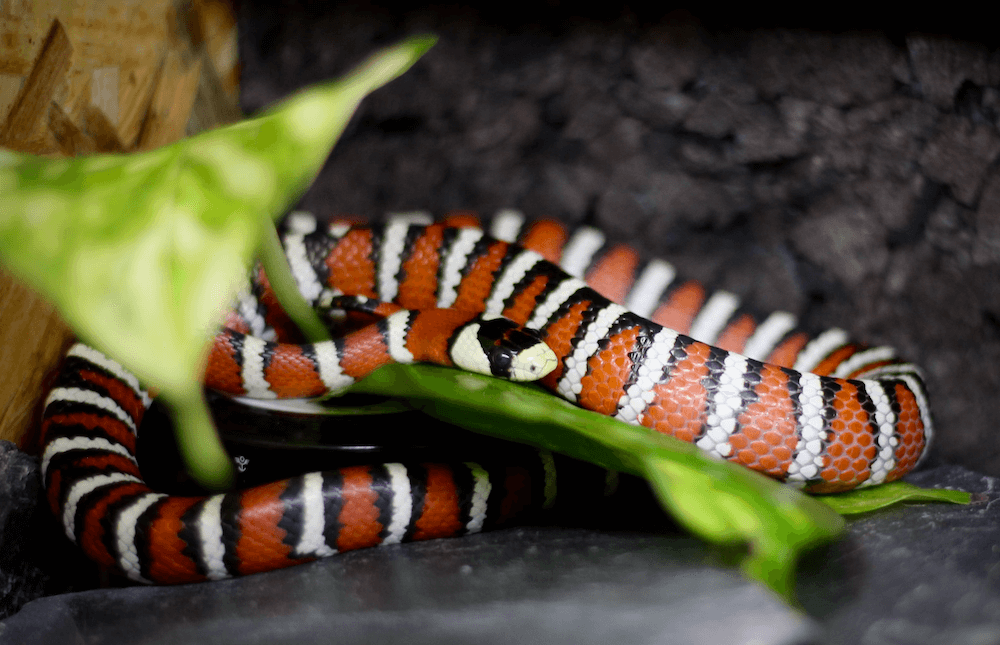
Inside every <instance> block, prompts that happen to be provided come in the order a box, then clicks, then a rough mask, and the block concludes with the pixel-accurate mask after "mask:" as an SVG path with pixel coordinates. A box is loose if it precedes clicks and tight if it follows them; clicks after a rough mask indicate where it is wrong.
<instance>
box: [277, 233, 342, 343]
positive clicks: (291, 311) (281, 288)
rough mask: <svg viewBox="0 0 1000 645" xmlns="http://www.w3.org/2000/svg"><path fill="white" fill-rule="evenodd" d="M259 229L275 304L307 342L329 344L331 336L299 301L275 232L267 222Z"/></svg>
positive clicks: (304, 303)
mask: <svg viewBox="0 0 1000 645" xmlns="http://www.w3.org/2000/svg"><path fill="white" fill-rule="evenodd" d="M263 219H267V218H263ZM262 226H263V228H264V233H263V239H262V240H261V244H260V261H261V264H263V265H264V271H265V272H267V279H268V280H269V281H270V283H271V288H272V289H273V290H274V295H276V296H277V297H278V302H280V303H281V307H282V308H283V309H284V310H285V313H287V314H288V316H289V318H291V319H292V321H293V322H294V323H295V324H296V325H298V327H299V329H300V330H301V331H302V333H303V334H305V337H306V339H307V340H308V341H309V342H311V343H318V342H321V341H324V340H330V334H329V332H327V330H326V327H325V326H324V325H323V321H321V320H320V318H319V316H318V315H317V314H316V312H315V311H314V310H313V308H312V307H311V306H309V303H307V302H306V300H305V298H303V297H302V294H301V293H300V292H299V289H298V287H297V286H296V284H295V278H294V277H293V276H292V271H291V269H290V268H289V266H288V259H287V258H286V257H285V251H284V249H282V248H281V240H279V239H278V232H277V231H276V230H275V228H274V226H273V225H272V224H271V222H270V220H268V221H265V222H262Z"/></svg>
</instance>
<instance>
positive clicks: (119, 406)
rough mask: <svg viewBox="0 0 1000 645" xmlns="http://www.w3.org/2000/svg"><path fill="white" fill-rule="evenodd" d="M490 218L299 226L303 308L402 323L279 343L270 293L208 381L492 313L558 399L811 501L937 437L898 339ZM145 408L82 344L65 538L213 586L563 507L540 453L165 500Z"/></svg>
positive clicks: (230, 382) (231, 332)
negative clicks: (897, 348)
mask: <svg viewBox="0 0 1000 645" xmlns="http://www.w3.org/2000/svg"><path fill="white" fill-rule="evenodd" d="M475 223H476V222H475V221H474V220H473V219H472V218H470V217H468V216H453V217H451V218H449V219H447V220H445V221H444V222H442V223H437V224H426V223H419V222H414V221H413V220H412V219H409V220H406V219H396V220H393V221H392V222H390V223H389V224H387V225H385V226H380V227H379V226H374V227H350V226H348V225H346V224H333V225H330V226H328V227H327V226H323V227H319V226H317V225H316V223H315V220H312V219H310V218H304V217H301V216H299V217H298V218H297V219H295V218H293V219H292V226H291V230H290V231H289V232H288V233H287V234H286V235H285V237H284V243H285V248H286V253H287V255H288V258H289V261H290V264H291V266H292V271H293V274H294V275H295V277H296V279H297V281H298V284H299V287H300V289H301V291H302V292H303V294H304V295H305V297H306V298H307V300H309V301H311V303H312V304H313V305H315V306H317V307H323V306H324V305H327V306H329V305H330V303H336V302H338V300H337V299H338V298H341V299H342V298H343V297H344V295H343V294H347V295H348V296H359V297H363V298H359V299H358V300H357V302H359V303H362V302H365V301H371V302H372V303H374V305H373V307H376V308H378V307H383V309H380V310H379V311H381V312H382V313H384V314H386V315H387V317H385V318H384V319H383V320H381V321H379V322H378V323H376V324H373V325H370V326H369V327H366V328H363V329H361V330H358V331H356V332H353V333H352V334H349V335H347V336H345V337H344V338H340V339H337V340H336V341H333V342H331V343H321V344H317V345H290V344H282V343H279V342H276V341H277V339H276V338H275V337H273V336H272V338H271V339H269V340H265V339H263V338H261V336H266V335H268V334H273V329H274V328H277V329H281V328H282V326H284V325H285V321H284V320H283V318H282V314H281V313H280V312H277V311H276V310H275V309H274V308H273V307H271V308H269V310H268V313H267V315H266V317H265V316H262V315H261V314H260V311H261V310H263V309H267V308H266V307H264V306H263V305H265V304H267V303H268V302H270V300H271V299H272V296H271V295H270V294H269V292H268V290H267V289H266V286H263V285H261V284H258V285H256V286H255V292H254V294H255V295H253V296H250V297H249V298H248V299H246V300H244V301H243V303H242V304H241V306H240V308H239V309H238V310H237V311H236V312H234V313H233V314H231V316H230V319H229V325H228V327H229V328H228V329H226V330H224V331H223V333H221V334H220V335H219V336H218V338H217V341H216V344H215V346H214V348H213V351H212V358H211V362H210V367H209V370H208V373H207V376H206V380H207V384H208V385H210V386H211V387H215V388H217V389H220V390H222V391H225V392H227V393H230V394H232V395H234V396H244V397H255V398H285V397H305V396H319V395H321V394H323V393H325V392H327V391H331V390H333V391H336V390H339V389H342V388H344V387H346V386H348V385H350V384H351V383H352V382H354V381H355V380H356V379H358V378H362V377H363V376H365V375H366V374H368V373H370V372H371V371H372V370H373V369H375V368H377V367H378V366H380V365H382V364H385V363H388V362H393V361H411V360H431V361H433V362H438V363H442V364H452V363H454V362H455V361H454V357H453V356H452V355H450V354H449V353H448V352H449V351H450V350H449V347H451V346H452V345H453V344H454V342H453V341H454V338H455V337H456V335H457V334H458V333H459V330H462V329H468V328H467V325H468V324H469V322H470V320H472V319H473V318H475V317H476V316H479V315H480V314H482V313H483V312H485V314H486V317H485V318H486V319H487V320H492V319H495V316H497V315H501V316H503V317H505V318H508V319H510V320H513V321H514V322H516V323H518V324H520V325H524V326H525V327H528V328H531V329H536V330H538V331H539V332H540V334H541V338H542V339H543V340H544V341H545V344H547V345H548V346H549V347H550V348H551V349H552V350H553V351H554V353H555V356H556V359H557V362H556V364H555V366H554V369H552V371H551V373H549V374H548V375H547V376H545V377H544V378H543V379H542V380H541V383H542V384H543V385H544V386H545V387H547V388H549V389H550V390H552V391H553V392H555V393H557V394H558V395H559V396H562V397H563V398H565V399H567V400H569V401H571V402H573V403H575V404H577V405H579V406H581V407H584V408H587V409H590V410H594V411H596V412H600V413H602V414H606V415H609V416H614V417H616V418H618V419H621V420H623V421H625V422H627V423H632V424H636V425H642V426H646V427H648V428H650V429H651V430H653V431H657V432H662V433H665V434H669V435H672V436H674V437H677V438H680V439H683V440H685V441H690V442H694V443H696V444H697V445H698V446H700V447H701V448H703V449H704V450H707V451H709V452H711V453H713V454H715V455H717V456H718V457H720V458H723V459H728V460H731V461H735V462H738V463H740V464H743V465H745V466H747V467H750V468H753V469H755V470H758V471H761V472H763V473H766V474H768V475H770V476H772V477H775V478H777V479H780V480H782V481H785V482H787V483H789V484H792V485H796V486H800V487H803V488H805V489H807V490H809V491H811V492H835V491H841V490H847V489H850V488H854V487H856V486H868V485H873V484H879V483H882V482H886V481H892V480H895V479H898V478H899V477H901V476H902V475H904V474H905V473H907V472H909V471H910V470H911V469H912V468H913V467H914V466H915V465H916V463H917V461H918V459H919V458H920V456H921V455H922V454H923V453H924V452H925V450H926V448H927V446H928V444H929V441H930V438H931V422H930V417H929V411H928V408H927V403H926V396H925V394H924V388H923V382H922V380H921V377H920V375H919V373H918V370H917V369H916V368H915V367H914V366H913V365H911V364H909V363H906V362H903V361H902V360H900V359H898V358H897V357H896V355H895V352H894V351H893V350H891V349H889V348H885V347H879V348H865V347H863V346H861V345H858V344H854V343H851V342H849V341H848V339H847V337H846V334H845V333H844V332H842V331H841V330H836V329H834V330H830V331H827V332H824V333H822V334H819V335H816V336H813V337H810V336H809V335H807V334H805V333H803V332H802V331H800V330H798V329H797V328H796V321H795V319H794V317H793V316H791V315H790V314H787V313H775V314H772V315H770V316H769V317H767V318H765V319H763V320H761V321H757V320H756V319H755V318H754V317H753V316H751V315H750V314H749V313H747V312H745V311H744V310H742V309H741V308H740V306H739V302H738V300H737V299H736V297H735V296H733V295H732V294H729V293H726V292H722V291H720V292H716V293H714V294H711V295H710V294H707V293H706V292H705V290H704V289H703V288H702V287H701V286H700V285H699V284H698V283H695V282H692V281H683V280H679V279H677V278H676V272H675V271H674V269H673V267H672V266H671V265H669V264H668V263H666V262H662V261H658V260H657V261H652V262H648V263H645V264H643V263H641V262H639V260H638V257H637V255H636V254H635V252H634V251H632V250H631V249H629V248H628V247H624V246H610V247H607V245H605V244H604V239H603V236H602V235H601V234H600V233H599V232H598V231H596V230H594V229H591V228H586V227H584V228H581V229H578V230H577V231H575V232H573V233H572V234H568V233H567V232H566V231H565V229H563V228H562V227H561V226H560V225H558V224H555V223H553V222H547V221H540V222H535V223H533V224H531V225H525V224H524V221H523V219H522V218H521V216H520V215H519V214H517V213H515V212H512V211H505V212H502V213H501V214H499V215H498V216H497V217H495V218H494V219H493V221H492V223H491V228H490V233H491V234H492V236H491V235H487V234H485V233H484V232H483V231H482V230H481V229H479V228H477V227H475V226H473V224H475ZM504 240H506V241H504ZM514 241H517V242H518V244H513V243H512V242H514ZM605 247H607V248H605ZM560 264H561V266H562V268H560V266H559V265H560ZM588 284H589V285H590V286H588ZM601 294H603V295H601ZM617 303H621V304H617ZM265 318H266V319H265ZM475 324H478V323H475ZM470 333H471V332H470ZM695 338H697V339H699V340H695ZM148 405H149V397H148V396H147V394H146V393H145V392H144V391H143V390H142V389H141V388H140V386H139V383H138V382H137V381H136V379H135V378H134V377H133V376H132V375H131V374H129V373H127V372H126V371H125V370H124V369H122V368H121V367H120V366H119V365H118V364H117V363H114V362H113V361H111V360H109V359H107V358H106V357H104V356H102V355H101V354H99V353H98V352H96V351H95V350H93V349H91V348H89V347H86V346H83V345H77V346H75V347H74V348H73V349H72V350H71V351H70V353H69V355H68V357H67V360H66V362H65V365H64V367H63V369H62V371H61V374H60V376H59V381H58V382H57V384H56V387H55V389H54V390H53V391H52V393H51V394H50V395H49V397H48V399H47V402H46V408H45V412H44V419H43V439H44V442H45V449H44V453H43V460H42V473H43V477H44V481H45V486H46V489H47V493H48V498H49V502H50V504H51V506H52V508H53V510H54V511H55V513H56V514H57V516H58V517H59V518H60V520H61V522H62V525H63V526H64V528H65V530H66V534H67V535H68V536H69V537H70V539H72V540H73V541H75V542H77V543H78V544H80V545H81V546H82V547H83V549H84V550H85V551H86V552H87V553H88V554H89V555H90V556H91V557H92V558H94V559H95V560H97V561H98V562H101V563H103V564H105V565H108V566H112V567H116V568H118V569H120V570H122V571H123V572H124V573H125V574H127V575H128V576H129V577H131V578H133V579H136V580H140V581H145V582H158V583H176V582H189V581H197V580H205V579H218V578H224V577H228V576H231V575H243V574H248V573H253V572H258V571H265V570H269V569H275V568H279V567H283V566H288V565H291V564H295V563H298V562H302V561H306V560H311V559H315V558H318V557H324V556H326V555H330V554H332V553H336V552H339V551H345V550H349V549H354V548H359V547H364V546H374V545H378V544H390V543H395V542H400V541H404V540H418V539H427V538H433V537H446V536H453V535H461V534H465V533H471V532H476V531H479V530H482V529H483V528H486V527H488V526H490V525H492V524H496V523H501V522H503V521H506V520H508V519H510V518H512V517H514V516H516V515H518V514H519V513H521V512H523V511H525V510H530V509H533V508H542V507H547V506H549V505H551V504H552V502H553V496H554V490H555V488H554V481H555V461H554V460H553V459H552V458H551V456H548V455H544V454H543V455H541V457H540V461H539V462H538V463H537V464H522V465H495V464H484V463H471V462H470V463H465V464H458V465H443V464H384V465H380V466H371V467H352V468H344V469H341V470H338V471H333V472H326V473H310V474H307V475H303V476H300V477H295V478H292V479H288V480H283V481H280V482H275V483H273V484H268V485H264V486H258V487H255V488H251V489H248V490H244V491H238V492H233V493H228V494H224V495H214V496H209V497H173V496H167V495H163V494H160V493H156V492H154V491H151V490H150V489H149V488H148V487H147V486H146V485H145V484H144V483H143V481H142V477H141V474H140V472H139V469H138V465H137V463H136V461H135V456H134V455H135V433H136V431H137V429H138V428H139V426H140V423H141V419H142V415H143V412H144V411H145V409H146V407H148ZM532 473H534V476H533V475H532Z"/></svg>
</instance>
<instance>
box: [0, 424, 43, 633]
mask: <svg viewBox="0 0 1000 645" xmlns="http://www.w3.org/2000/svg"><path fill="white" fill-rule="evenodd" d="M39 488H40V485H39V476H38V461H37V460H36V459H35V458H33V457H29V456H28V455H26V454H24V453H23V452H21V451H20V450H18V449H17V446H15V445H14V444H12V443H11V442H9V441H0V619H3V618H6V617H7V616H9V615H11V614H13V613H14V612H16V611H17V610H18V609H20V608H21V606H22V605H24V603H26V602H28V601H30V600H34V599H35V598H38V597H39V596H41V595H42V592H43V591H44V587H45V581H46V577H45V575H44V573H42V571H40V570H39V569H38V567H37V566H35V565H34V563H32V562H30V561H28V560H27V559H26V556H27V554H28V553H29V552H30V545H31V544H32V542H33V540H34V538H33V537H32V531H33V530H34V529H36V525H35V524H34V523H33V521H32V520H33V518H34V515H35V512H36V509H38V508H39V502H40V501H41V499H40V495H39Z"/></svg>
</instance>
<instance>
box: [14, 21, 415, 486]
mask: <svg viewBox="0 0 1000 645" xmlns="http://www.w3.org/2000/svg"><path fill="white" fill-rule="evenodd" d="M433 43H434V39H433V38H432V37H418V38H412V39H410V40H407V41H405V42H403V43H402V44H400V45H397V46H395V47H391V48H388V49H386V50H383V51H381V52H379V53H377V54H375V55H374V56H372V57H371V58H370V59H368V61H366V62H365V63H363V64H362V65H361V66H360V67H358V69H356V70H354V71H353V72H351V73H350V74H348V75H347V76H346V77H344V78H343V79H340V80H336V81H330V82H327V83H322V84H319V85H316V86H313V87H311V88H309V89H306V90H304V91H302V92H299V93H298V94H296V95H294V96H292V97H291V98H289V99H287V100H285V101H283V102H282V103H280V104H278V105H276V106H275V107H273V108H271V109H269V110H267V111H266V112H264V113H263V114H261V115H260V116H257V117H254V118H250V119H246V120H244V121H241V122H239V123H236V124H233V125H230V126H226V127H222V128H218V129H216V130H212V131H209V132H205V133H202V134H200V135H198V136H195V137H191V138H189V139H184V140H181V141H178V142H176V143H173V144H171V145H169V146H165V147H163V148H159V149H157V150H152V151H148V152H142V153H135V154H128V155H100V156H94V157H82V158H76V159H44V158H39V157H33V156H30V155H23V154H17V153H11V152H4V153H3V154H2V155H0V259H2V261H3V262H4V263H5V264H6V265H7V266H8V267H9V268H10V269H11V270H12V272H14V273H15V274H17V275H18V276H20V277H21V278H22V279H23V280H25V281H26V282H28V283H29V284H31V285H32V286H34V287H35V288H36V289H37V290H38V291H39V292H41V293H42V294H43V295H45V296H46V297H47V298H49V299H50V300H51V301H52V302H53V303H55V305H56V306H57V307H58V308H59V310H60V312H61V313H62V315H63V317H64V318H65V319H66V321H67V322H68V323H69V324H70V325H71V326H72V327H73V329H74V330H75V331H76V332H77V334H78V335H79V336H80V337H81V338H82V339H83V340H85V341H86V342H88V343H90V344H92V345H94V346H95V347H97V348H98V349H100V350H101V351H103V352H105V353H107V354H109V355H110V356H112V357H113V358H115V359H117V360H118V361H120V362H121V363H122V364H123V365H125V366H126V367H127V368H128V369H129V370H131V371H132V372H134V373H135V374H136V375H137V376H139V378H140V379H141V380H142V381H143V382H144V383H146V384H148V385H150V386H152V387H155V388H157V389H158V390H160V391H161V393H162V396H163V397H164V398H165V399H166V400H167V402H168V403H169V404H170V405H171V407H172V408H173V409H174V412H175V415H176V416H177V417H178V420H179V421H180V423H179V424H178V425H179V430H178V433H179V437H180V439H181V443H182V446H183V451H184V453H185V455H186V456H187V457H188V458H189V459H191V460H194V461H189V465H190V466H191V467H192V469H193V471H194V474H195V475H196V476H197V477H198V478H199V479H201V480H202V481H203V482H204V483H206V484H208V485H211V486H213V487H219V486H222V485H225V484H226V483H227V482H228V481H229V480H230V479H231V475H232V472H231V471H232V468H231V465H230V463H229V460H228V458H227V457H226V455H225V453H224V451H223V450H222V448H221V445H220V444H219V443H218V440H217V438H216V437H215V434H214V432H212V431H211V424H210V423H208V422H207V419H208V416H207V413H206V411H205V409H204V403H203V401H202V400H201V397H200V394H199V395H197V396H196V395H195V390H196V388H197V386H196V384H197V383H198V381H199V380H200V375H201V373H202V371H203V363H204V358H205V356H206V352H207V347H208V345H207V344H208V342H209V340H210V339H211V337H212V336H213V335H214V333H215V330H216V328H217V325H218V323H219V321H220V320H221V316H222V314H223V312H224V310H225V308H226V307H228V306H230V305H231V303H232V301H233V297H234V295H235V294H236V292H237V290H238V288H239V286H240V285H241V283H243V282H244V281H245V278H246V274H247V270H248V267H249V265H250V263H251V260H252V259H253V257H254V255H255V253H256V252H258V250H260V249H262V248H263V245H264V243H265V242H267V241H269V238H268V236H269V235H272V233H271V229H272V220H275V219H277V218H278V217H280V216H281V215H282V214H283V213H284V212H285V211H286V210H287V209H288V208H289V206H290V205H291V204H292V203H294V201H295V200H296V199H298V197H299V196H300V195H301V193H302V192H303V191H304V190H305V188H306V187H307V186H308V185H309V184H310V183H311V182H312V180H313V179H314V178H315V176H316V174H317V173H318V172H319V170H320V168H321V167H322V165H323V162H324V161H325V160H326V158H327V156H328V155H329V152H330V148H331V147H332V146H333V144H334V142H335V141H336V140H337V138H338V137H339V136H340V134H341V132H342V131H343V129H344V127H345V126H346V124H347V122H348V121H349V120H350V118H351V115H352V114H353V113H354V111H355V109H356V108H357V106H358V104H359V102H360V101H361V99H362V98H364V96H365V95H366V94H368V93H369V92H371V91H372V90H374V89H376V88H377V87H379V86H381V85H382V84H384V83H387V82H388V81H390V80H392V79H393V78H395V77H396V76H398V75H399V74H401V73H403V72H404V71H405V70H406V69H407V68H409V67H410V65H412V64H413V62H414V61H416V60H417V58H419V57H420V56H421V55H422V54H423V53H424V52H425V51H426V50H427V49H428V48H429V47H430V46H431V45H433ZM271 255H272V256H273V253H272V254H271ZM271 259H272V260H273V258H271ZM278 264H281V265H283V264H284V263H283V262H282V263H278ZM268 269H269V270H270V271H271V272H272V274H273V278H274V279H275V280H276V281H277V282H278V283H279V285H280V288H284V291H285V292H287V291H288V290H287V288H286V287H287V285H288V284H294V283H291V282H290V280H288V279H287V276H285V277H282V276H280V275H279V273H280V272H281V271H282V269H281V268H280V267H279V266H276V263H275V262H273V261H272V262H271V266H268ZM293 291H294V290H293ZM291 295H294V294H291ZM290 309H292V310H293V311H296V310H297V309H296V307H295V306H294V305H292V306H290ZM298 310H301V307H299V308H298ZM188 406H194V407H196V408H198V410H191V409H188Z"/></svg>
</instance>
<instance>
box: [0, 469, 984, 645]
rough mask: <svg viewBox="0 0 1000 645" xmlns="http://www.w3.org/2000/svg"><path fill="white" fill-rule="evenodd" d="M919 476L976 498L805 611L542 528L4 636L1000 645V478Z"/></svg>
mask: <svg viewBox="0 0 1000 645" xmlns="http://www.w3.org/2000/svg"><path fill="white" fill-rule="evenodd" d="M914 481H915V482H917V483H920V484H921V485H925V486H947V487H954V488H963V489H966V490H970V491H973V492H974V493H975V501H974V503H973V504H971V505H969V506H957V505H947V504H923V505H911V506H903V507H900V508H896V509H890V510H887V511H882V512H877V513H872V514H870V515H868V516H866V517H863V518H860V519H856V520H854V521H852V523H851V525H850V529H849V531H848V534H847V536H846V538H845V539H844V540H843V541H842V542H840V543H838V544H835V545H833V546H832V547H830V548H827V549H823V550H822V551H820V552H817V553H813V554H810V556H809V557H807V559H806V560H805V561H804V562H803V566H802V572H801V575H800V579H799V588H800V598H801V601H802V606H803V608H804V612H801V613H800V612H798V611H796V610H793V609H791V608H789V607H788V606H786V605H783V604H782V603H781V602H780V601H778V600H777V599H776V598H774V597H773V596H772V595H770V593H768V592H767V591H765V590H764V589H763V588H761V587H759V586H757V585H755V584H752V583H750V582H747V581H746V580H744V579H742V578H741V577H740V576H739V574H738V573H737V572H736V571H734V570H731V569H727V568H725V567H723V566H722V565H721V564H720V560H719V557H718V554H717V553H714V552H713V551H712V550H711V549H709V548H707V547H705V546H704V545H702V544H699V543H697V542H696V541H694V540H692V539H690V538H687V537H684V536H682V535H679V534H676V533H673V532H670V531H663V530H659V531H641V532H640V531H616V530H613V529H609V528H587V529H583V528H565V527H564V528H560V527H547V528H545V527H542V528H517V529H508V530H503V531H497V532H494V533H490V534H484V535H477V536H472V537H468V538H461V539H456V540H439V541H433V542H423V543H416V544H408V545H399V546H392V547H385V548H376V549H367V550H362V551H355V552H352V553H348V554H345V555H342V556H335V557H332V558H329V559H327V560H324V561H321V562H316V563H312V564H307V565H303V566H299V567H293V568H290V569H285V570H282V571H276V572H271V573H267V574H261V575H256V576H250V577H247V578H243V579H238V580H228V581H223V582H217V583H210V584H201V585H187V586H179V587H165V588H150V587H132V588H125V589H100V590H93V591H85V592H79V593H71V594H63V595H60V596H52V597H48V598H42V599H40V600H36V601H34V602H31V603H29V604H28V605H26V606H25V608H24V609H23V610H22V611H21V612H20V613H18V614H16V615H14V616H13V617H12V618H9V619H7V620H6V621H5V622H2V623H0V643H4V644H6V643H11V644H15V643H16V644H19V645H31V644H35V643H38V644H43V643H44V644H52V645H61V644H63V643H65V644H72V645H77V644H87V645H89V644H96V643H178V642H183V643H190V644H196V643H206V644H222V643H241V644H243V643H247V644H253V643H261V644H264V643H267V644H271V643H303V644H305V643H326V642H337V643H344V644H351V643H359V644H361V643H472V642H475V643H482V644H492V643H497V644H499V643H606V642H608V641H614V642H618V643H622V644H623V645H625V644H631V643H658V644H670V643H693V642H696V643H701V644H703V645H712V644H716V643H718V644H720V645H722V644H726V645H731V644H742V643H745V644H747V645H750V644H751V643H769V644H775V645H777V644H783V643H787V644H789V645H805V644H810V643H815V644H840V643H844V644H848V643H850V644H857V643H860V644H872V645H875V644H880V643H908V644H913V645H922V644H925V643H926V644H927V645H937V644H941V643H949V644H951V645H980V644H983V645H985V644H989V643H996V642H1000V552H998V549H997V544H998V543H1000V482H998V481H997V480H996V479H994V478H990V477H985V476H983V475H978V474H975V473H972V472H970V471H967V470H963V469H961V468H957V467H941V468H937V469H934V470H931V471H929V472H925V473H921V474H918V475H916V476H915V477H914Z"/></svg>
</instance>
